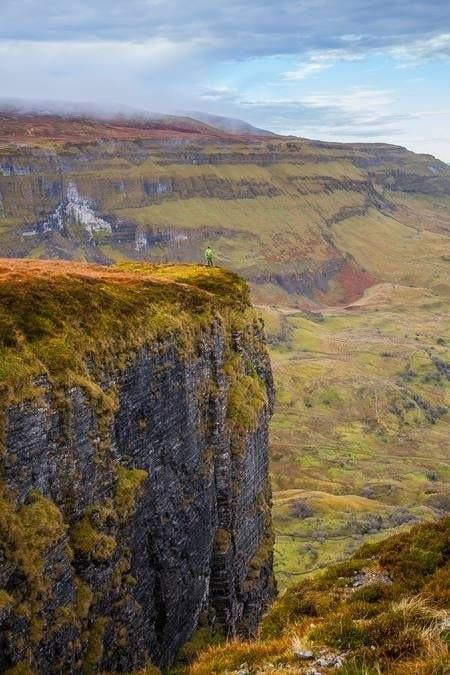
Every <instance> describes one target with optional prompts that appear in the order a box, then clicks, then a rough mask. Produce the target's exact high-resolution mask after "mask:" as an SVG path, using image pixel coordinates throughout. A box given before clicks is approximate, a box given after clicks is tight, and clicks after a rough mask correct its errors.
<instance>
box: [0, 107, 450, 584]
mask: <svg viewBox="0 0 450 675" xmlns="http://www.w3.org/2000/svg"><path fill="white" fill-rule="evenodd" d="M207 244H209V245H211V246H212V247H213V248H214V250H215V251H216V252H217V260H218V264H219V265H220V266H223V267H227V268H231V269H232V270H233V271H236V272H238V273H239V274H240V275H242V276H244V277H245V278H246V279H247V280H248V281H249V282H250V285H251V289H252V295H253V300H254V302H255V303H256V304H257V305H258V307H259V312H260V314H261V316H262V317H263V319H264V322H265V326H266V332H267V335H268V340H269V347H270V353H271V359H272V363H273V370H274V375H275V380H276V386H277V406H276V411H275V415H274V418H273V420H272V426H271V451H272V483H273V489H274V519H275V527H276V532H277V542H276V549H275V551H276V569H277V575H278V581H279V585H280V587H281V588H283V587H284V586H285V585H287V584H289V583H290V582H291V581H293V580H296V579H298V578H300V577H301V576H303V575H305V574H306V575H308V574H310V573H312V572H313V571H315V570H317V569H320V568H322V567H323V566H324V565H326V564H328V563H330V562H333V561H336V560H341V559H343V558H345V557H348V555H350V554H351V553H352V552H353V551H354V550H355V549H356V548H357V547H358V546H359V545H360V543H361V542H363V541H371V540H377V539H380V538H382V537H385V536H387V535H388V534H390V533H392V532H396V531H398V530H402V529H404V528H408V527H410V526H411V525H412V524H413V523H414V522H416V521H418V520H432V519H435V518H436V517H438V516H439V515H441V514H443V513H444V512H447V511H448V510H449V508H450V504H449V501H448V493H449V488H450V470H449V464H448V438H449V429H450V416H449V414H448V408H449V406H450V388H449V362H450V330H449V329H450V321H449V319H448V316H449V306H450V168H449V167H448V166H447V165H445V164H444V163H443V162H440V161H438V160H436V159H435V158H433V157H431V156H428V155H416V154H414V153H412V152H409V151H407V150H406V149H404V148H401V147H398V146H390V145H386V144H382V143H380V144H363V143H361V144H358V143H353V144H337V143H321V142H319V141H309V140H306V139H299V138H283V137H277V136H273V137H265V136H258V135H254V136H249V135H245V133H241V134H231V133H228V132H226V131H223V130H219V129H215V128H213V127H211V126H208V125H207V124H202V123H201V122H196V121H193V120H189V119H187V118H178V119H171V118H167V119H165V120H159V121H158V122H157V123H156V122H154V123H152V124H147V125H146V124H144V123H141V124H137V123H133V122H124V121H123V120H113V121H110V122H108V123H106V122H102V121H100V120H95V121H92V120H80V119H73V120H71V119H65V118H58V117H54V116H53V117H51V116H48V117H46V116H41V117H36V118H32V117H31V118H30V117H26V118H25V117H21V116H20V115H19V116H14V115H12V116H11V115H9V116H8V115H6V114H3V115H2V116H1V117H0V254H1V255H2V256H9V257H10V256H12V257H28V258H33V259H48V258H63V259H70V260H74V261H78V262H82V263H83V262H100V263H103V264H109V265H113V264H117V263H122V262H124V261H130V260H131V261H135V262H151V263H162V262H170V261H177V262H180V263H184V262H192V261H200V260H201V253H202V250H203V249H204V248H205V246H206V245H207Z"/></svg>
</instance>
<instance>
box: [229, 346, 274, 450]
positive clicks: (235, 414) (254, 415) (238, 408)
mask: <svg viewBox="0 0 450 675" xmlns="http://www.w3.org/2000/svg"><path fill="white" fill-rule="evenodd" d="M224 370H225V372H226V374H227V376H228V378H229V382H230V386H229V391H228V407H227V420H228V425H229V428H230V431H231V434H232V452H233V453H234V454H240V453H241V451H242V446H243V443H244V441H245V435H246V434H248V433H250V432H252V431H254V430H255V429H256V428H257V425H258V423H259V421H260V414H261V409H262V408H263V407H264V406H265V405H267V400H268V399H267V389H266V385H265V383H264V382H263V380H262V379H261V378H260V377H259V375H258V374H257V373H256V372H255V371H254V370H253V371H252V372H251V374H246V368H245V364H244V363H243V361H242V357H240V356H238V355H234V356H233V357H232V358H231V359H229V360H228V361H227V363H226V364H225V366H224Z"/></svg>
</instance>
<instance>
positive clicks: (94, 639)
mask: <svg viewBox="0 0 450 675" xmlns="http://www.w3.org/2000/svg"><path fill="white" fill-rule="evenodd" d="M108 622H109V619H107V618H105V617H100V618H98V619H97V620H96V621H95V622H94V625H93V626H92V628H91V630H90V631H89V639H88V647H87V651H86V656H85V659H84V663H83V673H84V675H91V674H92V673H95V672H97V671H98V665H99V663H100V661H101V658H102V656H103V635H104V633H105V629H106V626H107V625H108Z"/></svg>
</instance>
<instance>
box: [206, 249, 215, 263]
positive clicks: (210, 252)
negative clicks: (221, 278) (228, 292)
mask: <svg viewBox="0 0 450 675" xmlns="http://www.w3.org/2000/svg"><path fill="white" fill-rule="evenodd" d="M203 256H204V258H205V260H206V264H207V265H208V267H214V256H215V253H214V251H213V250H212V248H211V246H207V247H206V248H205V250H204V252H203Z"/></svg>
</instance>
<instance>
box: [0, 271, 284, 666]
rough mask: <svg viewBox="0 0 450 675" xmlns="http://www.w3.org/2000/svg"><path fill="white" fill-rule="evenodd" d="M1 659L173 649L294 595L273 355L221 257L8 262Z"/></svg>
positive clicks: (0, 378)
mask: <svg viewBox="0 0 450 675" xmlns="http://www.w3.org/2000/svg"><path fill="white" fill-rule="evenodd" d="M0 399H1V434H2V437H1V438H2V452H1V482H0V671H2V672H4V671H6V672H8V670H10V672H14V673H21V672H35V673H67V672H71V673H93V672H101V671H108V672H111V671H116V672H130V671H133V670H136V669H139V668H142V667H144V666H146V665H149V664H150V663H154V664H156V665H158V666H163V667H164V666H166V665H167V664H170V663H171V661H172V660H173V658H174V657H175V654H176V652H177V649H178V648H179V647H180V646H181V645H182V644H183V643H184V642H186V640H188V639H189V638H190V637H191V635H192V634H193V632H194V631H195V629H196V628H197V627H198V625H210V626H211V625H212V626H214V627H215V629H218V630H221V631H222V632H223V633H225V634H228V635H233V634H242V635H250V634H252V633H253V632H254V630H255V628H256V626H257V625H258V622H259V619H260V617H261V615H262V613H263V611H264V609H265V608H266V607H267V605H268V603H269V602H270V600H271V599H272V598H273V596H274V593H275V587H274V578H273V571H272V543H273V539H272V527H271V514H270V502H271V493H270V485H269V478H268V439H267V434H268V421H269V417H270V413H271V410H272V404H273V384H272V374H271V370H270V362H269V358H268V354H267V350H266V346H265V341H264V335H263V331H262V326H261V322H260V320H259V319H258V318H257V317H256V315H255V314H254V312H253V310H252V308H251V305H250V301H249V294H248V289H247V286H246V284H245V283H244V282H243V281H242V280H240V279H239V278H238V277H236V276H235V275H233V274H231V273H228V272H225V271H223V270H219V269H213V270H206V269H205V268H202V267H197V266H188V265H186V266H183V265H181V266H164V267H162V266H155V265H138V264H125V265H120V266H117V267H114V268H104V267H100V266H92V265H87V264H86V265H84V264H77V263H65V262H46V261H40V262H37V261H23V260H22V261H11V260H3V261H0Z"/></svg>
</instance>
